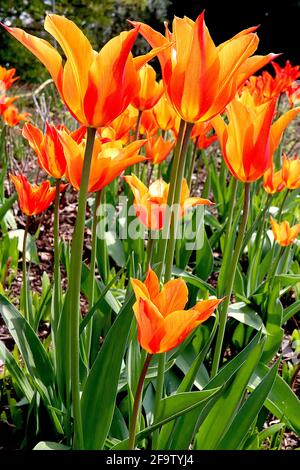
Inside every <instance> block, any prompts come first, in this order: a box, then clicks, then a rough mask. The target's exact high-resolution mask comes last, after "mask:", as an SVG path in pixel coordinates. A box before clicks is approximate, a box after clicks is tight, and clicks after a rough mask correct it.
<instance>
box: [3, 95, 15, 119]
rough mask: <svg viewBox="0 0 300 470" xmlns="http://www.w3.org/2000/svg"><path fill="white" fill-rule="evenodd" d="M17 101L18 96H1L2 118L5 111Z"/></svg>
mask: <svg viewBox="0 0 300 470" xmlns="http://www.w3.org/2000/svg"><path fill="white" fill-rule="evenodd" d="M16 99H17V97H16V96H11V97H8V96H6V95H3V94H0V116H1V115H2V114H3V113H4V111H6V110H7V108H9V106H11V105H12V103H13V102H14V101H15V100H16Z"/></svg>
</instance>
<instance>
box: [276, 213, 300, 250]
mask: <svg viewBox="0 0 300 470" xmlns="http://www.w3.org/2000/svg"><path fill="white" fill-rule="evenodd" d="M270 220H271V227H272V231H273V235H274V238H275V240H276V241H277V243H278V244H279V245H280V246H289V245H290V244H291V243H293V242H294V241H295V240H296V238H297V237H298V235H299V233H300V224H296V225H294V226H293V227H290V224H289V222H288V221H287V220H284V221H283V222H281V223H278V222H276V220H274V219H273V218H272V217H271V219H270Z"/></svg>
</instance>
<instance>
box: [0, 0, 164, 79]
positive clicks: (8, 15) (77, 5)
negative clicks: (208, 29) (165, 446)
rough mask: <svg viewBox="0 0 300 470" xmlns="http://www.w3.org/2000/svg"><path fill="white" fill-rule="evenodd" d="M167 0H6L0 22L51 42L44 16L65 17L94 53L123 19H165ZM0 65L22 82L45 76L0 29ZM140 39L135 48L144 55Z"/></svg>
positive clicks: (125, 25)
mask: <svg viewBox="0 0 300 470" xmlns="http://www.w3.org/2000/svg"><path fill="white" fill-rule="evenodd" d="M169 4H170V2H169V0H94V1H92V2H91V1H90V0H71V1H70V0H57V1H55V0H7V1H3V2H0V21H1V22H5V23H6V24H8V25H11V24H12V25H13V26H16V27H20V28H23V29H26V31H27V32H28V33H30V34H34V35H36V36H39V37H43V38H45V39H47V40H48V41H50V42H52V44H53V43H54V42H53V38H52V37H51V36H50V35H49V34H48V33H47V32H46V31H44V28H43V22H44V17H45V14H46V13H57V14H59V15H65V16H66V17H67V18H69V19H71V20H73V21H74V22H75V23H76V24H77V25H78V26H79V27H80V28H81V29H82V30H83V31H84V33H85V34H86V36H87V37H88V38H89V40H90V41H91V43H92V45H93V47H94V49H95V50H99V49H100V48H101V47H102V46H103V44H104V43H105V42H106V41H107V40H108V39H110V38H111V37H112V36H114V35H116V34H118V33H119V32H120V31H122V30H124V29H128V23H127V19H130V18H131V19H135V20H140V21H145V22H148V23H149V24H155V23H157V22H158V21H159V22H161V21H163V19H164V18H166V17H167V7H168V5H169ZM0 45H1V47H0V64H1V65H4V66H10V67H16V69H17V72H18V74H19V75H20V76H21V80H22V81H24V82H37V83H39V82H42V81H43V80H45V79H46V78H48V73H47V71H46V70H45V68H44V67H43V66H42V65H41V64H40V63H39V61H38V60H37V59H36V58H35V57H34V56H33V55H32V54H31V53H30V52H28V51H27V50H26V49H25V48H24V47H23V46H22V45H21V44H19V43H18V42H17V41H16V40H15V39H13V38H11V37H10V35H9V34H7V32H6V31H5V30H4V29H3V28H1V29H0ZM145 47H146V45H145V43H144V42H143V40H142V39H141V38H139V40H138V41H137V45H136V48H137V49H138V51H139V52H144V50H145Z"/></svg>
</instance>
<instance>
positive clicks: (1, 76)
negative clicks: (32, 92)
mask: <svg viewBox="0 0 300 470" xmlns="http://www.w3.org/2000/svg"><path fill="white" fill-rule="evenodd" d="M15 73H16V69H6V68H5V67H2V66H1V65H0V91H6V90H8V89H9V88H10V87H11V86H12V84H13V83H14V82H15V81H16V80H18V79H19V78H20V77H15V76H14V75H15Z"/></svg>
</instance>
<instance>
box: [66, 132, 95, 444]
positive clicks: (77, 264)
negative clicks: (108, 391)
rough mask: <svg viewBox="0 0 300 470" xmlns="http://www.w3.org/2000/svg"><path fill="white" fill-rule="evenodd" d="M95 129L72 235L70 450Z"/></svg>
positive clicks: (78, 426)
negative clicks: (87, 208) (85, 234)
mask: <svg viewBox="0 0 300 470" xmlns="http://www.w3.org/2000/svg"><path fill="white" fill-rule="evenodd" d="M95 134H96V129H94V128H91V127H89V128H88V129H87V140H86V147H85V154H84V161H83V168H82V175H81V182H80V191H79V201H78V211H77V217H76V224H75V229H74V234H73V241H72V249H71V262H70V283H69V296H70V297H69V318H70V328H69V332H70V343H71V392H72V404H73V418H74V441H73V447H74V449H83V432H82V420H81V407H80V375H79V318H80V286H81V270H82V249H83V238H84V226H85V214H86V201H87V192H88V182H89V176H90V168H91V161H92V155H93V147H94V141H95Z"/></svg>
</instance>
